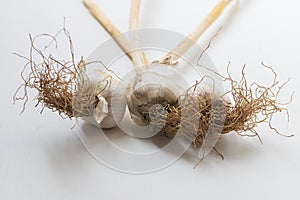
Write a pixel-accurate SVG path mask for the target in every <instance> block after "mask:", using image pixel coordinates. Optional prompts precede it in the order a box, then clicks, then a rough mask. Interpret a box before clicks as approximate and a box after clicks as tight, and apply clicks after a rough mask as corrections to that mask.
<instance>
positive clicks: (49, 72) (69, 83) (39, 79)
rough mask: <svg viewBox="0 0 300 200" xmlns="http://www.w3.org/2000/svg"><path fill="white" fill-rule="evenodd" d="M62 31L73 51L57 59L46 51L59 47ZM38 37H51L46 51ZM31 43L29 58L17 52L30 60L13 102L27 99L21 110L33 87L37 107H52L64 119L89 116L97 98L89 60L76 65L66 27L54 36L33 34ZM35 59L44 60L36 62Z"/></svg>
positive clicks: (23, 72)
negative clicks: (29, 90)
mask: <svg viewBox="0 0 300 200" xmlns="http://www.w3.org/2000/svg"><path fill="white" fill-rule="evenodd" d="M60 33H64V36H66V37H67V39H68V43H69V48H70V54H71V55H70V56H71V58H70V60H69V61H64V60H59V59H55V58H54V57H53V56H52V55H51V54H49V55H48V54H47V53H46V50H47V48H48V47H49V46H50V45H52V44H53V43H55V46H56V48H57V40H56V37H57V36H58V35H59V34H60ZM39 38H50V40H51V42H50V44H49V45H48V46H46V47H45V49H44V50H40V49H39V48H37V47H36V45H35V42H36V40H37V39H39ZM30 43H31V45H30V55H29V58H27V57H24V56H21V55H18V54H16V55H17V56H20V57H22V58H24V59H26V60H27V61H28V62H27V63H26V65H25V66H24V69H23V71H22V73H21V77H22V79H23V84H22V85H21V86H20V87H19V88H18V90H17V92H16V93H15V95H14V101H16V100H23V101H24V105H23V110H22V112H23V111H24V109H25V105H26V103H27V101H28V98H29V97H28V89H34V90H36V91H37V96H36V100H37V104H36V106H38V105H39V104H41V105H42V107H43V108H42V110H41V112H43V110H44V108H49V109H50V110H51V111H53V112H58V113H59V115H60V116H62V117H63V118H65V117H68V118H73V117H77V116H80V117H84V116H90V115H91V113H92V112H93V110H94V107H95V106H96V105H97V101H98V99H97V97H96V94H95V91H94V88H90V85H91V84H90V81H89V78H88V77H87V75H86V66H87V65H88V64H89V63H85V62H84V61H83V59H82V58H81V60H80V61H79V62H77V64H76V61H75V56H74V51H73V44H72V40H71V36H70V33H69V32H68V31H67V30H66V28H65V27H64V28H63V29H61V30H60V31H59V32H58V33H57V34H56V35H54V36H52V35H49V34H41V35H37V36H35V37H32V36H31V35H30ZM36 60H41V61H40V62H36ZM103 90H104V89H103ZM21 92H22V94H21V95H20V93H21ZM100 92H101V91H100ZM74 95H75V96H74ZM74 97H76V98H74Z"/></svg>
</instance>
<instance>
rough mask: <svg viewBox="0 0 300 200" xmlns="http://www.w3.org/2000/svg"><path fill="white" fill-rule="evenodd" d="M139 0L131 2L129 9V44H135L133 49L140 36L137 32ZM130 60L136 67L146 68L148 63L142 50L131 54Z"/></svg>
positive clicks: (137, 45)
mask: <svg viewBox="0 0 300 200" xmlns="http://www.w3.org/2000/svg"><path fill="white" fill-rule="evenodd" d="M140 3H141V2H140V0H132V1H131V9H130V20H129V30H130V31H132V32H131V35H130V36H131V41H130V42H132V43H133V42H136V45H134V46H135V47H139V44H138V43H139V41H140V35H139V32H138V31H137V30H138V22H139V20H138V19H139V11H140ZM132 58H133V60H134V63H135V64H136V65H137V66H145V65H146V66H147V65H148V61H147V58H146V56H145V54H144V53H143V51H142V50H140V49H137V50H135V51H134V52H132Z"/></svg>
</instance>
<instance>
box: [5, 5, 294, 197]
mask: <svg viewBox="0 0 300 200" xmlns="http://www.w3.org/2000/svg"><path fill="white" fill-rule="evenodd" d="M241 1H242V4H241V6H240V7H239V10H238V12H237V13H236V14H235V15H234V17H233V18H232V19H231V20H230V22H229V23H228V24H227V26H226V28H224V30H223V31H222V33H221V34H220V35H219V37H218V38H217V39H216V40H215V42H214V44H213V45H212V47H211V49H210V50H209V51H208V53H209V55H210V57H211V58H212V59H213V61H214V62H215V64H216V65H217V66H219V68H220V69H219V70H220V71H222V69H223V68H222V67H225V66H226V64H227V62H228V61H231V63H232V66H233V68H236V69H237V70H233V71H234V73H238V72H239V69H240V67H241V66H242V65H243V64H244V63H247V64H248V66H249V68H248V71H247V72H248V74H249V75H250V76H251V75H255V76H258V78H262V79H263V78H264V74H263V73H262V72H260V69H261V68H259V67H258V66H259V64H260V62H261V61H264V62H265V63H266V64H268V65H271V66H274V68H275V69H276V71H277V72H278V74H279V76H280V80H282V81H284V80H286V79H287V78H288V77H290V78H291V82H290V83H289V85H288V86H287V87H286V90H285V91H287V92H286V93H283V97H284V94H286V95H287V94H289V93H290V92H291V91H292V90H294V91H295V96H294V101H293V102H292V103H291V104H290V105H289V106H288V107H289V109H290V117H291V122H290V123H289V125H288V126H286V122H285V120H279V119H278V120H276V121H277V122H278V123H277V124H276V125H278V126H279V127H281V130H283V131H284V132H287V133H289V132H293V133H295V134H296V137H294V138H292V139H286V138H284V137H280V136H278V135H276V134H274V133H272V132H271V131H269V130H268V129H267V127H266V126H260V127H258V131H259V132H260V133H261V136H262V138H263V141H264V145H263V146H261V145H260V144H259V143H258V142H257V140H256V139H249V138H241V137H239V136H237V135H235V134H234V133H233V134H229V135H227V136H225V137H224V138H223V139H222V141H221V142H220V143H219V144H218V148H219V150H220V151H221V152H222V153H223V154H224V155H225V160H224V161H222V160H220V159H219V157H217V156H216V155H214V154H211V156H209V157H208V158H207V159H206V160H205V161H204V162H203V163H202V164H201V165H200V166H199V168H197V169H196V170H193V169H192V167H193V164H194V163H193V162H189V161H188V159H184V158H182V159H179V160H178V161H177V162H175V164H173V165H172V166H170V167H168V168H166V169H164V170H161V171H158V172H156V173H151V174H144V175H130V174H124V173H119V172H116V171H113V170H111V169H109V168H106V167H104V166H103V165H101V164H100V163H98V162H96V161H95V160H94V159H93V158H92V157H91V156H90V155H89V154H88V153H87V152H86V150H85V149H84V148H83V146H82V145H81V143H80V141H79V140H78V138H77V136H76V134H75V133H74V131H72V130H71V126H72V125H73V122H72V121H68V120H61V119H60V118H59V117H58V116H57V115H56V114H53V113H51V112H49V111H45V112H44V114H43V115H39V112H38V110H36V109H34V108H33V104H32V103H31V104H29V106H28V107H27V110H26V111H25V113H24V114H23V115H21V116H20V115H19V112H20V109H21V105H20V104H17V106H13V105H12V95H13V93H14V91H15V89H16V88H17V86H18V85H19V84H20V83H21V80H20V77H19V73H20V70H21V67H22V65H23V61H22V60H21V59H18V58H17V57H16V56H13V55H12V54H11V53H12V52H18V53H21V54H27V53H28V47H29V42H28V33H32V34H37V33H42V32H48V33H55V32H56V31H57V30H58V29H59V28H60V27H61V24H62V20H63V16H65V17H66V18H67V24H68V27H69V29H70V32H71V33H72V36H73V41H74V45H75V49H76V52H77V55H78V56H79V55H85V56H86V55H88V53H89V52H91V51H92V50H93V49H94V48H95V47H96V46H98V44H100V43H101V42H103V41H105V40H106V39H108V38H109V36H108V35H107V34H106V33H105V31H104V30H103V29H102V28H101V27H100V26H99V25H98V24H97V23H96V22H95V21H94V20H93V19H92V18H91V16H90V15H89V14H88V12H87V11H86V10H85V8H84V7H83V6H82V4H81V2H80V1H79V0H76V1H71V0H64V1H59V0H53V1H41V0H40V1H38V0H23V1H21V0H19V1H3V2H2V6H1V8H0V20H1V21H0V22H1V24H0V25H1V32H0V38H1V47H0V55H1V64H2V66H1V73H0V76H1V79H0V80H1V84H0V88H1V90H0V91H2V95H1V100H0V108H1V109H0V110H1V113H2V115H1V117H0V199H1V200H11V199H19V200H21V199H31V200H32V199H121V198H122V199H154V198H158V199H183V198H187V199H192V198H193V199H196V198H198V199H199V198H203V199H251V200H252V199H291V200H292V199H299V198H300V190H299V185H300V172H299V169H300V156H299V152H300V139H299V123H298V120H299V117H300V115H299V105H298V102H299V97H300V96H299V92H300V90H299V89H298V88H297V87H298V86H299V85H300V79H299V77H298V76H299V71H300V70H299V66H300V56H299V52H300V37H299V35H300V28H299V22H300V13H299V11H298V8H299V6H300V5H299V2H298V1H295V0H287V1H279V0H275V1H274V0H264V1H261V0H251V1H247V0H241ZM97 2H98V3H99V4H100V5H101V7H102V8H103V10H104V11H105V13H107V15H108V16H109V17H110V18H111V19H112V21H113V22H114V23H115V24H116V25H117V26H118V27H120V29H121V30H122V31H127V27H128V20H127V19H128V16H129V14H128V13H129V5H130V2H129V1H128V0H127V1H124V0H112V1H104V0H98V1H97ZM216 2H217V1H216V0H214V1H197V0H185V1H174V0H163V1H162V0H147V1H146V0H144V1H143V3H142V16H141V22H140V24H141V27H160V28H166V29H170V30H174V31H178V32H180V33H183V34H188V33H189V32H190V31H191V30H192V29H193V28H194V27H195V26H196V25H197V24H198V22H199V20H200V19H202V17H203V16H204V15H205V14H206V13H207V12H208V10H209V9H210V8H211V7H212V6H213V5H214V4H215V3H216ZM179 12H180V13H179Z"/></svg>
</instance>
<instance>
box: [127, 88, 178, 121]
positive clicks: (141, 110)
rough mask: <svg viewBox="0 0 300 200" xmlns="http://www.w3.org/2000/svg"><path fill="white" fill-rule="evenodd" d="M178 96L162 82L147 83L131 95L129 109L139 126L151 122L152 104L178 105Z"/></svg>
mask: <svg viewBox="0 0 300 200" xmlns="http://www.w3.org/2000/svg"><path fill="white" fill-rule="evenodd" d="M177 103H178V102H177V96H176V95H175V94H174V93H173V92H172V91H171V90H170V89H169V88H168V87H166V86H164V85H161V84H155V83H150V84H145V85H142V86H140V87H138V88H136V89H135V90H134V91H133V93H132V94H131V95H130V98H129V101H128V109H129V111H130V115H131V118H132V120H133V121H134V122H135V123H136V124H137V125H139V126H147V125H149V124H150V115H149V112H150V110H151V107H152V106H155V105H157V104H159V105H161V106H165V105H167V104H169V105H176V104H177Z"/></svg>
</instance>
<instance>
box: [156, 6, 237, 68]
mask: <svg viewBox="0 0 300 200" xmlns="http://www.w3.org/2000/svg"><path fill="white" fill-rule="evenodd" d="M231 2H233V3H234V8H236V7H237V5H238V3H239V0H221V1H220V2H219V3H218V4H217V5H216V6H215V7H214V8H213V10H212V11H211V12H210V13H209V14H208V16H206V17H205V19H204V20H203V21H202V22H201V23H200V24H199V25H198V26H197V28H196V29H195V30H194V31H193V32H192V33H190V34H189V35H188V37H186V38H185V39H184V40H183V41H182V42H181V43H180V44H179V45H178V46H177V47H175V48H174V49H173V50H172V51H170V52H169V53H168V54H167V55H166V56H165V57H164V58H163V59H162V60H161V61H160V63H161V64H168V65H174V64H176V63H177V60H178V58H179V57H180V56H182V55H183V54H184V53H185V52H186V51H187V50H188V49H189V48H190V47H191V46H192V45H193V44H194V42H195V41H197V40H198V38H199V37H200V36H201V35H202V34H203V33H204V32H205V31H206V30H207V29H208V28H209V27H210V26H211V25H212V24H213V23H214V22H215V21H216V20H217V19H218V17H219V16H220V15H221V14H222V12H223V11H224V9H225V8H226V7H227V6H228V4H230V3H231ZM234 10H235V9H232V10H231V12H233V11H234Z"/></svg>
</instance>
